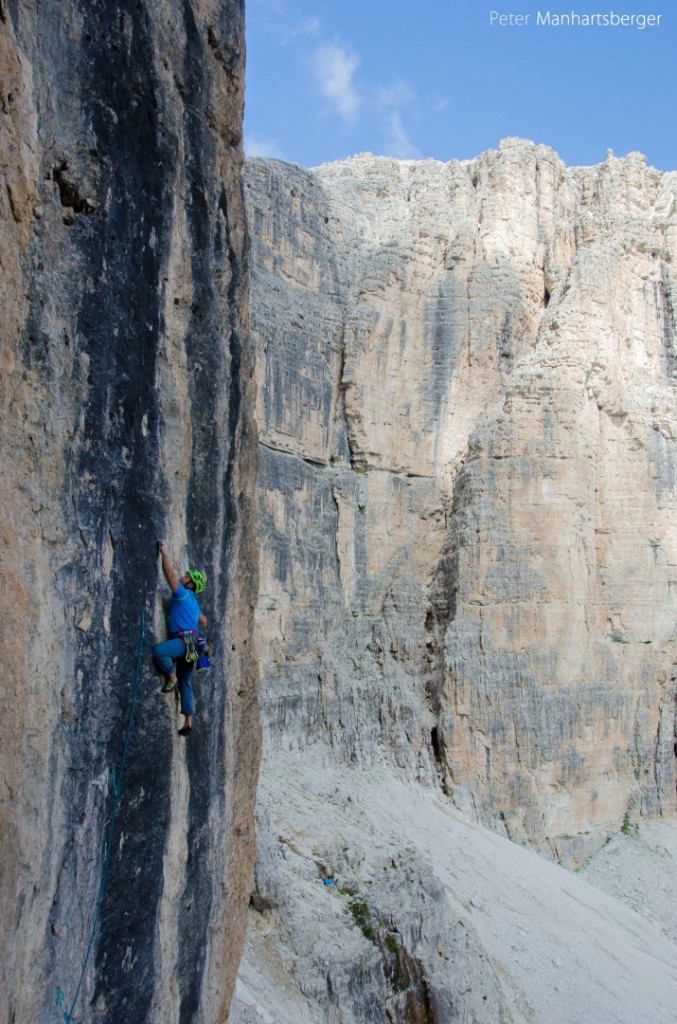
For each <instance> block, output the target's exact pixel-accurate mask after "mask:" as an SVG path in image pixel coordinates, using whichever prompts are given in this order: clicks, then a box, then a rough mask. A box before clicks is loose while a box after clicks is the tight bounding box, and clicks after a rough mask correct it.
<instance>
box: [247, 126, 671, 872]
mask: <svg viewBox="0 0 677 1024" xmlns="http://www.w3.org/2000/svg"><path fill="white" fill-rule="evenodd" d="M248 191H249V203H250V211H251V224H252V231H253V234H254V241H253V261H252V262H253V266H254V268H255V271H254V279H253V299H252V322H253V325H254V329H255V332H256V336H257V340H258V345H259V354H260V392H259V395H260V398H259V420H260V423H261V426H262V444H263V450H262V458H261V510H262V545H263V574H262V585H261V592H262V599H261V605H260V611H259V620H258V621H259V631H260V635H261V637H262V639H263V641H264V642H263V644H262V656H263V665H262V671H263V677H264V679H265V681H266V682H265V688H264V701H265V709H266V720H267V730H268V733H269V736H270V743H271V746H273V747H274V746H276V745H282V746H290V745H298V744H304V743H313V744H317V743H321V744H325V745H326V746H327V747H331V748H332V750H333V756H334V757H337V758H339V759H340V760H343V761H351V760H353V761H368V760H369V759H370V758H373V757H375V756H376V755H377V754H380V753H385V754H387V755H388V756H392V757H394V759H395V760H396V761H397V763H398V764H400V765H402V766H406V767H407V768H408V769H410V770H411V771H412V772H418V773H419V774H422V775H423V776H430V775H431V774H432V773H433V772H434V771H435V770H437V771H439V772H440V773H441V775H442V777H443V779H444V783H445V787H446V789H447V791H448V792H449V793H450V794H452V795H453V797H454V799H455V800H456V801H457V802H458V803H459V804H461V805H468V806H474V807H476V808H477V809H479V810H480V811H481V815H482V817H483V819H485V820H487V821H492V822H494V823H499V822H500V823H501V826H502V827H504V828H505V829H506V830H507V832H508V834H509V835H511V836H513V837H516V838H519V839H520V840H528V841H530V842H533V843H535V844H536V845H537V846H539V847H543V848H550V849H551V850H552V852H553V853H554V854H556V855H560V856H561V855H565V854H568V853H571V852H572V850H571V849H569V847H570V846H571V839H570V838H567V837H577V836H581V835H589V836H590V837H591V840H592V845H595V844H596V843H599V842H600V841H602V840H603V838H604V837H605V836H606V835H607V834H608V833H609V831H610V830H612V829H613V828H615V827H616V826H617V825H618V824H619V822H621V821H622V820H623V817H624V815H625V814H626V813H627V812H629V813H630V814H631V815H635V814H648V815H655V814H661V813H667V814H672V813H673V812H674V810H675V758H674V751H673V746H674V739H675V737H674V726H675V687H674V680H673V678H672V668H673V662H674V654H675V649H674V641H673V634H674V628H675V613H676V610H677V599H676V596H675V583H676V581H677V532H676V529H675V527H676V526H677V496H676V492H675V487H676V475H675V471H676V462H675V454H676V448H675V436H676V431H677V420H676V418H675V411H676V405H675V395H676V390H675V384H676V378H675V371H676V366H677V363H676V359H677V348H676V346H675V316H674V295H675V261H676V260H677V213H676V211H675V193H676V192H677V176H676V175H674V174H661V173H659V172H657V171H654V170H652V169H650V168H647V167H646V165H645V161H644V159H643V158H642V157H641V156H639V155H638V154H632V155H630V156H629V157H627V158H625V159H615V158H614V157H613V156H612V155H609V158H608V159H607V161H606V163H604V164H603V165H601V166H599V167H593V168H574V169H567V168H566V167H565V166H564V165H563V164H562V163H561V161H560V160H559V159H558V158H557V156H556V155H555V154H554V153H553V152H552V151H551V150H549V149H547V148H545V147H538V146H534V145H532V144H529V143H524V142H520V141H516V140H508V141H507V142H505V143H503V144H502V146H501V148H500V149H499V150H498V151H497V152H492V153H487V154H485V155H483V156H481V157H479V158H478V159H477V160H475V161H474V162H471V163H456V162H452V163H450V164H446V165H445V164H440V163H436V162H433V161H424V162H420V163H414V162H408V163H398V162H396V161H393V160H385V159H375V158H371V157H360V158H356V159H354V160H351V161H347V162H346V163H344V164H335V165H328V166H325V167H321V168H319V169H318V170H317V171H315V172H306V171H302V170H300V169H298V168H294V167H290V166H284V165H282V164H279V163H274V162H259V161H254V162H253V163H252V165H251V167H250V169H249V172H248ZM573 852H574V853H575V851H573Z"/></svg>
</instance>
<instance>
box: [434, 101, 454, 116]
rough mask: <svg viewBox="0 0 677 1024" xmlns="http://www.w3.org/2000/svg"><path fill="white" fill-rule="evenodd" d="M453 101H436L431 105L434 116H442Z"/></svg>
mask: <svg viewBox="0 0 677 1024" xmlns="http://www.w3.org/2000/svg"><path fill="white" fill-rule="evenodd" d="M450 102H451V101H450V100H448V99H446V98H444V99H434V100H433V101H432V103H431V105H430V109H431V111H432V113H433V114H441V113H442V111H443V110H446V109H447V107H448V106H449V103H450Z"/></svg>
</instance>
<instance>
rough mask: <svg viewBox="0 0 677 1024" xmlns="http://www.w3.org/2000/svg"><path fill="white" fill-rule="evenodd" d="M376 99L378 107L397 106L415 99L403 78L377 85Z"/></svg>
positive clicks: (404, 104)
mask: <svg viewBox="0 0 677 1024" xmlns="http://www.w3.org/2000/svg"><path fill="white" fill-rule="evenodd" d="M376 99H377V103H378V105H379V106H380V107H384V108H386V109H388V108H399V107H404V106H406V105H407V104H408V103H412V102H413V101H414V100H415V99H416V95H415V93H414V92H413V91H412V89H411V87H410V86H409V85H408V84H407V83H406V82H405V81H404V79H402V78H396V79H395V81H394V82H391V83H390V85H382V86H380V87H379V89H378V92H377V95H376Z"/></svg>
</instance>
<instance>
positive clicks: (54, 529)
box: [0, 0, 259, 1024]
mask: <svg viewBox="0 0 677 1024" xmlns="http://www.w3.org/2000/svg"><path fill="white" fill-rule="evenodd" d="M243 22H244V19H243V5H242V3H241V2H240V0H219V2H218V3H217V2H211V0H205V2H195V3H193V2H190V0H187V2H186V3H183V4H178V3H169V2H167V3H165V2H163V0H148V2H135V3H118V2H106V3H96V2H95V3H92V2H78V0H67V2H64V3H58V4H55V3H51V4H50V3H47V4H39V5H35V4H27V3H22V2H18V0H2V2H0V68H1V85H0V217H1V224H2V230H1V232H0V272H1V274H2V295H3V315H2V319H1V322H0V344H1V346H2V356H1V357H2V395H1V400H2V418H1V423H0V431H1V440H2V464H3V470H2V472H3V494H2V510H1V515H0V531H1V534H0V550H1V558H2V580H3V591H4V606H3V616H2V630H3V634H2V651H3V686H4V714H3V717H2V723H1V725H0V749H1V755H0V756H1V758H2V785H1V788H0V836H1V840H0V842H1V844H2V851H1V855H0V871H1V880H0V901H1V903H2V908H1V911H0V914H1V917H2V921H3V922H4V927H3V929H2V933H1V936H0V965H1V968H0V969H1V971H2V979H1V983H0V988H1V989H2V993H3V999H2V1004H3V1009H2V1015H3V1019H4V1020H7V1021H8V1022H13V1024H23V1022H25V1021H28V1020H31V1021H48V1020H50V1021H52V1020H55V1019H56V1018H57V1015H58V1014H59V1009H58V1007H57V1005H56V1000H57V987H61V988H63V990H64V994H65V1007H66V1008H70V1007H71V1000H72V998H73V996H74V995H75V990H76V985H77V982H78V976H79V973H80V969H81V965H82V963H83V957H84V953H85V947H86V945H87V941H88V936H89V930H90V928H91V925H92V922H93V920H94V911H95V909H96V904H97V895H98V887H99V881H100V878H101V867H102V851H103V847H104V842H105V832H106V828H107V825H108V821H109V817H110V812H111V800H112V782H111V778H112V776H111V769H112V768H114V767H115V766H117V767H118V768H119V764H120V758H121V756H122V747H123V740H124V730H125V727H126V724H127V719H128V715H129V711H130V700H131V695H132V684H133V681H134V671H135V665H134V662H135V655H136V647H137V638H138V636H139V616H140V614H141V612H142V611H143V612H145V618H146V625H147V629H148V633H149V636H151V637H152V636H153V635H155V636H159V637H162V636H163V635H164V628H165V627H164V621H163V610H162V605H161V601H160V595H161V593H162V589H163V587H164V583H163V581H162V579H161V577H160V578H158V568H159V565H158V562H157V559H156V542H157V538H158V537H160V536H166V537H167V539H168V542H169V545H170V548H171V550H172V553H173V555H174V557H175V558H176V559H177V562H178V563H179V564H181V565H184V566H185V565H186V564H187V561H186V560H187V559H188V558H190V560H191V561H194V562H195V563H197V564H199V565H200V566H204V568H205V570H206V572H207V575H208V577H209V584H210V585H209V589H208V592H207V594H206V595H205V596H206V600H205V601H204V608H205V611H206V613H207V615H208V617H209V620H210V624H211V631H212V632H213V635H214V638H215V640H216V645H217V652H218V653H217V658H216V664H217V667H216V670H215V671H214V672H212V674H211V675H210V676H209V677H205V678H204V681H203V682H201V684H200V688H199V692H198V701H199V708H198V718H197V720H196V729H195V730H194V735H193V736H192V737H191V741H192V740H195V742H190V743H188V744H186V743H184V742H183V741H182V740H179V738H178V737H177V736H176V723H175V720H174V709H173V703H170V702H169V701H168V700H167V699H166V698H161V697H160V696H159V695H158V692H157V691H158V684H157V681H156V679H155V677H154V674H153V672H152V670H151V668H150V664H149V659H148V656H147V652H146V651H145V650H144V656H143V663H142V671H141V680H140V687H139V705H138V708H137V715H136V722H135V728H134V731H133V733H132V737H131V743H130V748H129V757H128V761H127V767H126V775H125V783H124V790H123V792H122V794H121V799H120V806H119V810H118V823H119V824H118V831H117V833H116V835H115V842H114V845H113V852H112V857H111V861H110V868H109V873H108V879H107V887H106V892H105V899H104V902H103V905H102V912H101V922H102V923H101V927H100V929H99V930H98V931H97V935H96V939H95V945H94V948H93V954H92V957H91V959H90V963H89V968H88V971H87V974H86V977H85V979H84V984H83V988H82V990H81V992H80V996H79V1002H78V1005H77V1008H76V1010H75V1013H74V1017H75V1019H78V1020H84V1019H87V1020H89V1019H96V1020H97V1021H113V1020H119V1019H120V1018H121V1016H124V1018H125V1019H126V1020H133V1021H136V1022H141V1021H157V1022H167V1021H170V1020H175V1021H182V1022H188V1021H205V1022H206V1021H216V1020H223V1019H225V1016H226V1014H227V1008H228V1004H229V1001H230V995H231V992H232V988H233V984H234V980H235V972H236V970H237V964H238V960H239V955H240V949H241V945H242V942H243V937H244V926H245V918H246V907H247V901H248V897H249V891H250V886H251V870H252V861H253V854H254V834H253V832H254V829H253V817H252V815H253V800H254V790H255V785H256V773H257V761H258V750H259V739H258V737H259V725H258V712H257V692H256V690H257V686H256V680H257V673H256V666H255V662H254V659H253V654H252V645H251V643H250V639H251V627H252V609H253V605H254V603H255V597H256V591H257V580H256V551H255V546H254V519H255V516H254V506H253V490H254V483H255V475H256V432H255V429H254V428H253V425H252V418H251V411H252V406H253V388H252V384H253V378H252V365H253V363H252V353H251V351H250V346H249V335H248V318H247V288H248V280H247V268H246V253H245V217H244V208H243V196H242V186H241V178H240V171H241V163H242V151H241V120H242V97H243V73H244V23H243Z"/></svg>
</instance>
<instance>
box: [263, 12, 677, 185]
mask: <svg viewBox="0 0 677 1024" xmlns="http://www.w3.org/2000/svg"><path fill="white" fill-rule="evenodd" d="M572 10H573V11H576V12H577V13H578V14H579V15H588V16H589V15H591V14H597V13H603V14H609V12H610V11H612V10H613V11H614V12H615V14H616V15H622V14H634V15H643V16H645V17H646V16H647V15H649V14H653V15H660V16H661V23H660V25H658V26H655V27H649V26H647V27H645V28H644V29H643V30H641V29H639V28H637V27H631V26H628V27H620V26H619V27H610V26H609V27H604V26H592V27H587V28H586V27H583V26H574V27H555V26H554V24H553V23H552V21H551V23H550V25H549V26H548V25H543V24H541V25H538V24H536V20H537V14H536V12H537V11H540V12H541V15H542V16H543V15H544V14H545V12H547V11H550V12H551V14H553V15H554V14H570V13H571V12H572ZM492 11H494V12H496V13H498V14H501V15H504V16H506V15H509V14H511V13H512V14H513V15H522V16H526V15H528V16H529V17H528V22H526V24H523V25H522V26H521V27H520V26H518V25H513V26H510V25H509V24H506V25H504V26H502V27H501V26H500V25H499V24H498V23H497V19H494V24H493V25H492V24H491V12H492ZM673 11H674V12H675V13H674V14H673ZM246 19H247V79H246V103H245V151H246V153H247V155H248V156H274V157H278V158H279V159H282V160H289V161H291V162H293V163H298V164H301V165H303V166H306V167H313V166H316V165H318V164H320V163H323V162H325V161H328V160H339V159H343V158H345V157H347V156H350V155H353V154H355V153H361V152H366V151H369V152H372V153H376V154H381V155H387V156H395V157H401V158H423V157H435V158H436V159H438V160H444V161H446V160H452V159H468V158H471V157H474V156H476V155H477V154H478V153H481V152H483V151H484V150H485V149H493V148H495V147H496V146H497V145H498V143H499V141H500V140H501V139H502V138H505V137H506V136H509V135H519V136H521V137H523V138H528V139H533V140H534V141H536V142H543V143H546V144H547V145H549V146H552V147H553V149H555V150H556V151H557V152H558V153H559V155H560V156H561V157H562V159H563V160H564V161H565V162H566V163H568V164H596V163H599V162H601V161H602V160H604V158H605V155H606V151H607V149H608V148H610V149H613V151H614V152H615V154H616V155H617V156H623V155H625V154H626V153H629V152H631V151H632V150H640V151H641V152H643V153H644V154H645V155H646V156H647V158H648V161H649V163H650V164H653V165H654V166H655V167H658V168H660V169H661V170H677V133H676V131H675V127H676V120H677V119H676V117H675V102H676V101H677V71H676V70H675V68H676V67H677V60H676V59H675V52H676V51H677V5H675V2H674V0H669V2H668V0H657V2H655V3H654V2H652V0H634V2H632V0H615V2H613V3H609V4H608V6H605V5H604V3H603V0H600V3H599V4H595V3H591V2H590V0H580V2H578V3H577V2H576V0H562V2H561V3H559V4H556V5H555V4H553V5H550V6H548V3H547V2H544V3H540V4H539V3H537V2H534V0H514V3H512V4H510V3H507V4H506V3H501V2H499V0H489V2H487V3H484V2H483V0H418V3H415V2H413V0H407V2H406V3H405V2H404V0H334V2H329V0H246Z"/></svg>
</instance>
